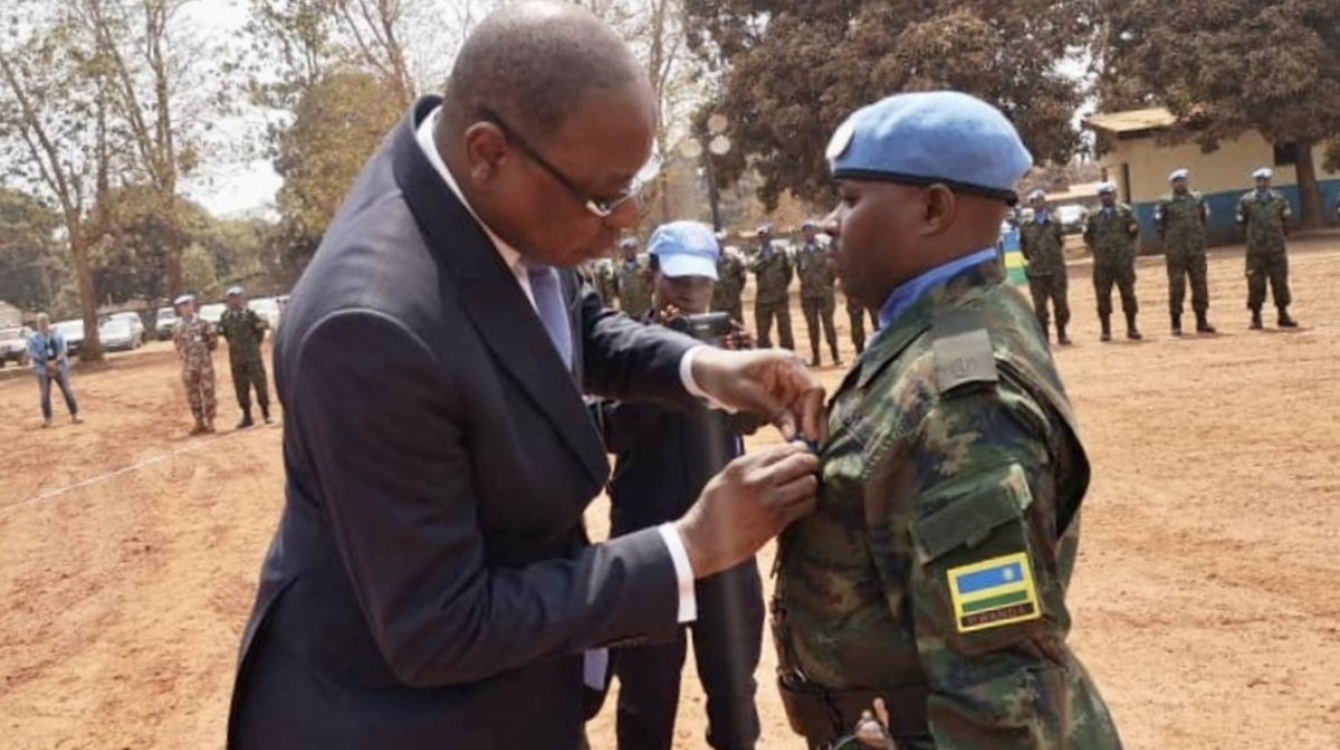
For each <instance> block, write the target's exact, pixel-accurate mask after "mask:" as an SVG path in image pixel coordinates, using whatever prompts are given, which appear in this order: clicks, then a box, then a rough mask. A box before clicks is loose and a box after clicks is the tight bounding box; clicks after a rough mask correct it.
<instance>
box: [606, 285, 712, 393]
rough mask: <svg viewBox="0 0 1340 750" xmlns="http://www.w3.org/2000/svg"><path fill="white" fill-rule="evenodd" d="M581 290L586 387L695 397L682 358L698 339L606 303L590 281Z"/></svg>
mask: <svg viewBox="0 0 1340 750" xmlns="http://www.w3.org/2000/svg"><path fill="white" fill-rule="evenodd" d="M581 295H582V298H581V300H580V304H581V325H582V332H581V333H582V346H583V354H584V357H585V360H586V369H585V380H586V382H585V383H583V386H584V387H585V388H586V390H587V391H588V392H590V393H596V394H599V395H601V396H608V397H610V398H616V399H621V400H638V399H641V400H656V401H662V402H667V403H671V404H677V405H680V406H688V405H691V404H692V403H693V401H694V399H693V397H692V396H690V395H689V394H688V392H687V391H685V390H684V384H683V382H682V381H681V380H680V378H679V361H680V360H681V359H682V358H683V357H684V353H685V352H687V351H688V350H689V349H690V348H692V347H693V346H695V345H697V342H696V341H694V340H693V339H691V338H689V337H688V336H684V335H683V334H679V333H675V332H674V331H670V330H667V329H665V328H663V327H661V326H648V325H643V324H641V323H638V322H636V321H634V320H633V319H632V318H629V317H628V316H627V315H624V314H623V313H621V312H618V311H616V310H613V309H610V308H607V307H605V304H604V303H603V302H602V301H601V300H600V296H599V295H598V294H596V293H595V290H593V289H592V288H591V287H590V286H589V285H583V286H582V290H581Z"/></svg>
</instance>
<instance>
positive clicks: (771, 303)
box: [752, 227, 796, 351]
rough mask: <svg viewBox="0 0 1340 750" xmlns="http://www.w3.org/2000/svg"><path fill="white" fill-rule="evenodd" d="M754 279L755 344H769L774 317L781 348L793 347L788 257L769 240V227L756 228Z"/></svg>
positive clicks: (790, 272) (790, 273)
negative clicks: (756, 333)
mask: <svg viewBox="0 0 1340 750" xmlns="http://www.w3.org/2000/svg"><path fill="white" fill-rule="evenodd" d="M752 270H753V272H754V279H755V281H756V285H757V290H756V291H757V294H756V296H755V298H754V320H755V322H756V323H757V324H758V345H759V346H760V347H762V348H764V349H767V348H769V347H771V346H772V335H771V334H772V322H773V320H776V321H777V338H778V339H779V340H780V343H781V345H782V348H783V349H791V350H792V351H794V350H795V348H796V342H795V339H793V338H792V337H791V293H790V291H789V288H790V286H791V277H792V276H793V275H794V271H793V269H792V268H791V259H790V258H788V257H786V253H785V252H783V251H781V250H778V249H777V248H776V247H775V246H774V245H773V244H772V230H771V229H770V228H768V227H759V228H758V252H757V253H755V254H754V262H753V268H752Z"/></svg>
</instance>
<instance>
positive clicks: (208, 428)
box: [205, 417, 214, 432]
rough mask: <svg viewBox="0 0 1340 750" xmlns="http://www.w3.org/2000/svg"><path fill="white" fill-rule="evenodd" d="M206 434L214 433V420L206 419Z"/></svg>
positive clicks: (211, 418)
mask: <svg viewBox="0 0 1340 750" xmlns="http://www.w3.org/2000/svg"><path fill="white" fill-rule="evenodd" d="M205 432H214V418H213V417H205Z"/></svg>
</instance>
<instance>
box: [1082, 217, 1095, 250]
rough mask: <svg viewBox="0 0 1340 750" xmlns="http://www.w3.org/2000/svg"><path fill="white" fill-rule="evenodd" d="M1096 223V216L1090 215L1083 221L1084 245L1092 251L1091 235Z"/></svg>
mask: <svg viewBox="0 0 1340 750" xmlns="http://www.w3.org/2000/svg"><path fill="white" fill-rule="evenodd" d="M1097 223H1098V216H1097V214H1090V216H1089V218H1088V219H1085V220H1084V244H1085V245H1087V246H1088V248H1089V249H1090V250H1092V249H1093V233H1094V231H1095V229H1096V227H1097Z"/></svg>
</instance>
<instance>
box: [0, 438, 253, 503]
mask: <svg viewBox="0 0 1340 750" xmlns="http://www.w3.org/2000/svg"><path fill="white" fill-rule="evenodd" d="M240 434H242V431H241V430H238V431H235V432H229V433H226V434H223V435H215V436H214V437H212V438H207V439H205V440H201V441H199V442H197V443H193V444H192V445H189V446H187V447H185V448H180V449H178V450H175V451H172V452H171V453H164V454H162V455H159V456H154V457H152V458H146V459H144V460H143V461H140V462H139V463H137V464H131V465H130V466H125V467H122V468H120V469H117V470H116V471H110V472H107V473H106V474H99V475H98V476H95V477H89V478H88V479H84V480H82V481H79V482H75V483H74V484H67V485H65V486H64V487H57V488H55V489H52V490H47V491H46V492H43V493H42V494H40V495H35V496H33V497H30V498H28V499H27V500H24V501H22V502H18V503H14V504H13V505H5V506H0V518H4V517H5V516H7V515H9V514H11V513H14V512H15V511H19V510H22V509H24V508H27V507H30V506H33V505H37V504H38V503H41V502H46V501H47V500H53V499H55V498H58V497H61V496H63V495H68V494H70V493H71V492H74V491H75V490H81V489H83V488H85V487H91V486H93V485H95V484H102V483H103V482H107V481H110V480H112V479H115V478H117V477H119V476H121V475H123V474H130V473H131V472H136V471H140V470H141V469H147V468H148V467H150V466H153V465H154V464H161V463H163V462H164V461H168V460H170V459H173V458H177V457H178V456H184V455H186V454H187V453H194V452H195V451H198V450H201V449H203V448H207V447H209V446H211V445H213V444H214V443H217V442H218V441H220V440H226V439H228V438H230V437H233V436H234V435H240Z"/></svg>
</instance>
